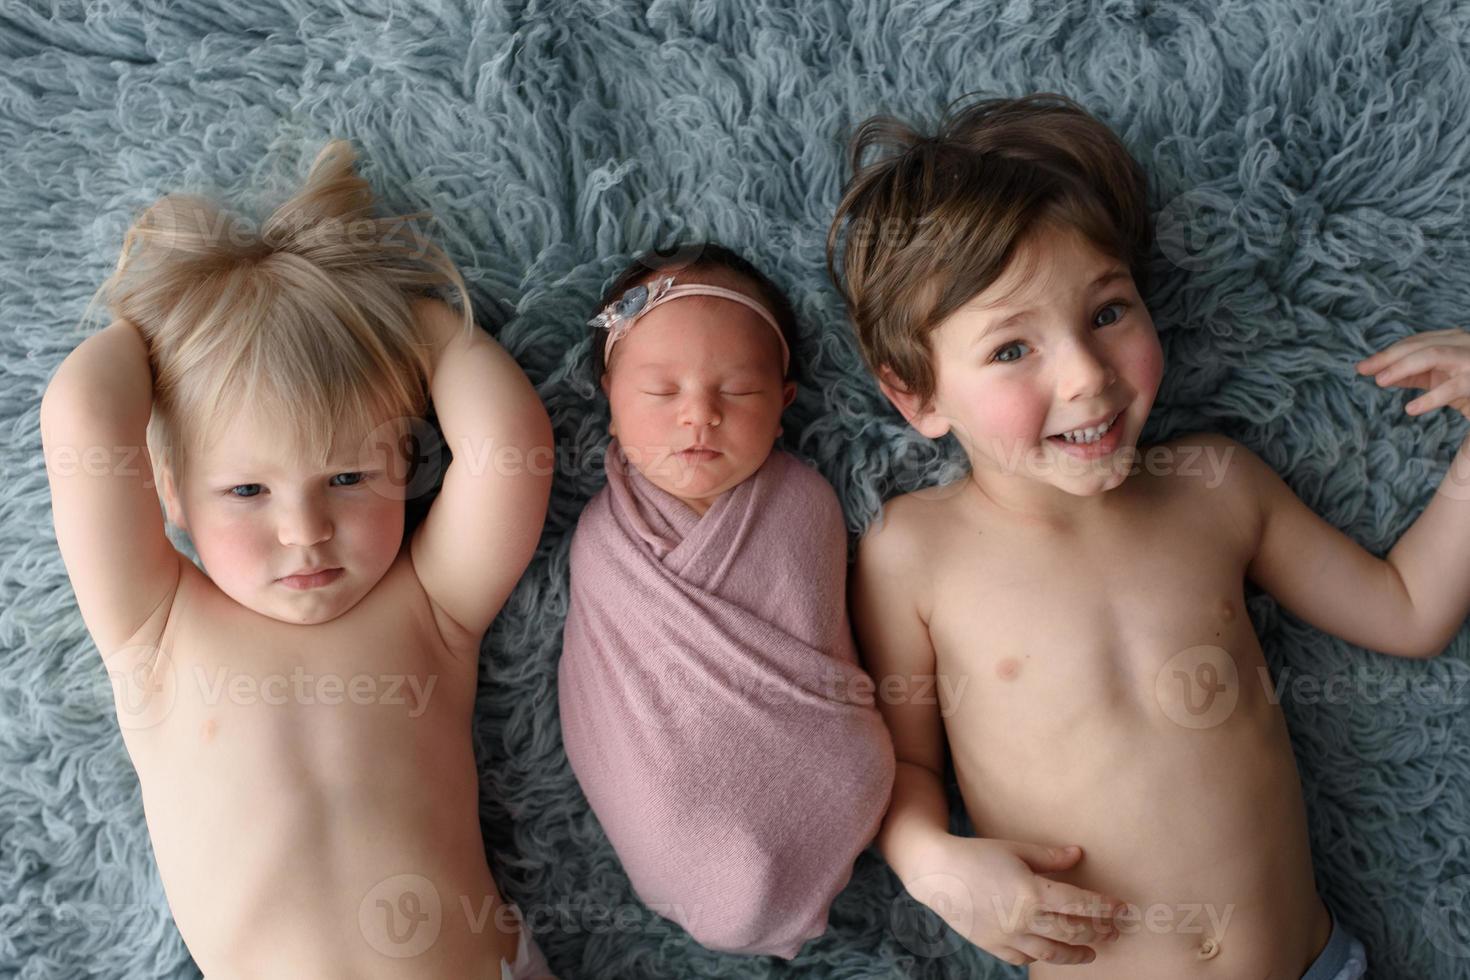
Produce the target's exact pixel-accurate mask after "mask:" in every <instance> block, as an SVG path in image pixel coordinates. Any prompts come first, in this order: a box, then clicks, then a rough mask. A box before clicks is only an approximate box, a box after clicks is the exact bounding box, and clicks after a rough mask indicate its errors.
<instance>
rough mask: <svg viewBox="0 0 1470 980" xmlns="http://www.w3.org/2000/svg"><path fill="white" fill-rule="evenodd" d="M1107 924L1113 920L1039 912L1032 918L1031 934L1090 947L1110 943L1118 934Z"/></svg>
mask: <svg viewBox="0 0 1470 980" xmlns="http://www.w3.org/2000/svg"><path fill="white" fill-rule="evenodd" d="M1105 923H1111V920H1103V919H1092V918H1087V917H1084V916H1076V915H1063V914H1061V913H1058V912H1038V913H1037V914H1036V915H1035V916H1033V917H1032V922H1031V932H1032V933H1033V934H1035V935H1038V936H1045V937H1046V938H1048V939H1055V940H1056V941H1057V942H1060V943H1072V944H1076V945H1089V944H1091V943H1098V942H1109V941H1111V940H1112V938H1113V937H1114V936H1116V935H1117V934H1118V930H1117V929H1116V928H1115V927H1114V926H1112V925H1111V924H1105Z"/></svg>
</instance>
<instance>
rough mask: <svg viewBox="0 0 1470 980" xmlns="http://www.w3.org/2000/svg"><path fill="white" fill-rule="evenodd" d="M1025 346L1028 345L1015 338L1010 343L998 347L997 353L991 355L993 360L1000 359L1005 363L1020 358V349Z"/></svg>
mask: <svg viewBox="0 0 1470 980" xmlns="http://www.w3.org/2000/svg"><path fill="white" fill-rule="evenodd" d="M1025 346H1026V345H1025V344H1023V343H1021V342H1020V341H1019V340H1013V341H1011V342H1010V343H1009V344H1006V345H1005V346H1004V347H999V348H997V349H996V351H995V353H994V354H992V355H991V358H990V359H991V360H992V361H1000V362H1001V363H1003V364H1004V363H1008V362H1010V361H1016V360H1020V357H1021V354H1020V350H1021V348H1024V347H1025ZM1008 355H1009V356H1008Z"/></svg>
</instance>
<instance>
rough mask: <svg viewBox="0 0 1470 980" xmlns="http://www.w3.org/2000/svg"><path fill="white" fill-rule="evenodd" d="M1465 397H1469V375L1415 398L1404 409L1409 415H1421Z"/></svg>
mask: <svg viewBox="0 0 1470 980" xmlns="http://www.w3.org/2000/svg"><path fill="white" fill-rule="evenodd" d="M1467 396H1470V375H1465V374H1461V375H1457V376H1456V377H1453V378H1450V379H1449V380H1448V381H1446V382H1445V383H1444V384H1442V385H1440V386H1439V387H1438V388H1434V389H1431V390H1430V391H1428V392H1426V393H1425V394H1422V395H1420V396H1419V397H1418V398H1415V399H1414V400H1413V401H1411V402H1409V404H1407V405H1405V406H1404V409H1405V410H1406V411H1407V412H1408V413H1409V414H1410V415H1423V414H1424V413H1425V412H1432V411H1434V410H1435V409H1436V408H1443V407H1444V406H1446V405H1448V404H1449V403H1450V402H1452V401H1457V400H1458V399H1461V398H1465V397H1467Z"/></svg>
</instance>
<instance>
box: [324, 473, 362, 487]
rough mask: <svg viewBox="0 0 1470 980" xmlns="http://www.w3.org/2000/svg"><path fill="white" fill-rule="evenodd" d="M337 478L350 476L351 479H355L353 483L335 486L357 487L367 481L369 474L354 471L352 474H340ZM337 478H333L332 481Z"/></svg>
mask: <svg viewBox="0 0 1470 980" xmlns="http://www.w3.org/2000/svg"><path fill="white" fill-rule="evenodd" d="M337 476H350V477H353V478H354V479H353V481H352V482H351V483H338V484H334V485H335V486H339V487H355V486H357V485H358V484H359V483H361V482H362V481H363V480H366V479H367V474H366V473H358V472H356V471H354V472H352V473H338V474H337ZM337 476H334V477H332V479H334V480H335V479H337Z"/></svg>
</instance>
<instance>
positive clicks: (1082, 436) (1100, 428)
mask: <svg viewBox="0 0 1470 980" xmlns="http://www.w3.org/2000/svg"><path fill="white" fill-rule="evenodd" d="M1113 421H1114V422H1115V421H1117V420H1116V419H1114V420H1113ZM1112 427H1113V422H1104V423H1103V424H1102V425H1094V426H1090V427H1088V428H1086V429H1073V430H1072V431H1071V432H1063V433H1062V438H1063V439H1065V440H1067V441H1068V442H1080V443H1089V442H1097V441H1098V440H1099V439H1101V438H1102V437H1103V436H1105V435H1107V434H1108V430H1109V429H1111V428H1112Z"/></svg>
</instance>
